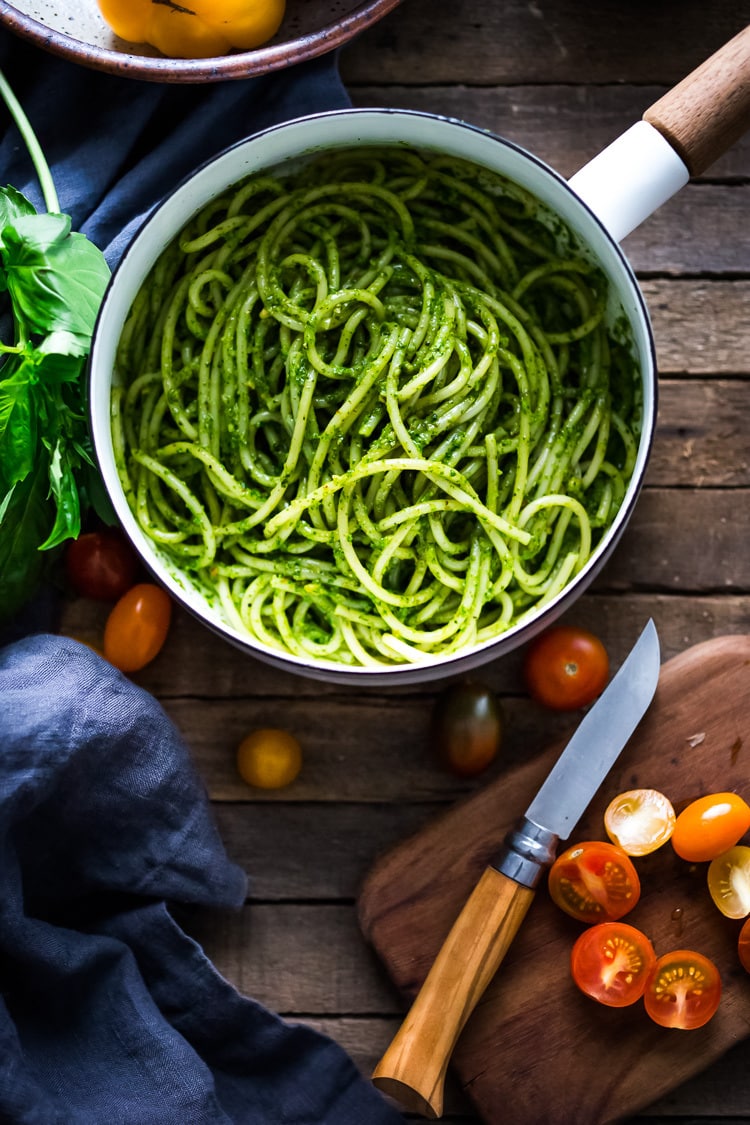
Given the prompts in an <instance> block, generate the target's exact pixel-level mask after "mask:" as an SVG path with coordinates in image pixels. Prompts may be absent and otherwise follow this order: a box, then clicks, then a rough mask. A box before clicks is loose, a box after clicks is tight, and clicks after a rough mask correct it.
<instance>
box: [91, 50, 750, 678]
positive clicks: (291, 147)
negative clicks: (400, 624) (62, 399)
mask: <svg viewBox="0 0 750 1125" xmlns="http://www.w3.org/2000/svg"><path fill="white" fill-rule="evenodd" d="M749 125H750V28H746V29H745V30H744V31H743V32H741V33H740V34H739V35H737V36H736V37H735V38H734V39H733V40H732V41H730V42H729V43H728V44H727V45H726V46H725V47H723V48H722V49H721V50H720V51H719V52H717V54H716V55H714V56H713V57H712V58H711V59H709V60H708V61H707V62H706V63H704V64H703V65H702V66H701V67H699V68H698V69H697V70H696V71H695V72H693V74H691V75H690V76H689V77H688V78H686V79H685V80H684V81H683V82H682V83H680V84H679V85H678V86H677V87H675V88H674V89H673V90H672V91H670V92H669V93H668V94H667V95H666V96H665V97H663V98H662V99H661V100H659V101H658V102H656V103H655V104H654V105H653V106H651V107H650V108H649V109H648V110H647V111H646V113H645V114H644V117H643V120H641V121H640V122H638V123H637V124H635V125H634V126H633V127H632V128H631V129H629V130H628V131H627V132H626V133H625V134H623V136H621V137H620V138H619V139H618V140H616V141H615V142H614V143H613V144H612V145H610V146H609V147H608V148H607V149H605V150H604V151H603V152H602V153H600V154H599V155H598V156H597V157H596V158H595V159H594V160H592V161H591V162H590V163H589V164H587V165H586V166H585V167H584V168H582V169H581V170H580V171H579V172H578V173H577V174H576V175H574V176H573V177H572V179H571V180H570V181H567V182H566V181H565V180H564V179H563V178H562V177H561V176H559V175H558V174H557V173H556V172H555V171H554V170H552V169H551V168H549V167H548V166H547V165H545V164H544V163H543V162H542V161H540V160H539V159H537V158H536V157H535V156H533V155H532V154H530V153H529V152H526V151H524V150H523V149H521V148H520V147H518V146H517V145H515V144H512V143H509V142H508V141H506V140H503V139H502V138H499V137H497V136H494V135H491V134H489V133H487V132H485V131H483V130H480V129H477V128H474V127H472V126H471V125H468V124H465V123H463V122H458V121H455V120H449V119H446V118H443V117H439V116H434V115H430V114H424V113H416V112H409V111H401V110H386V109H366V110H345V111H340V112H333V113H328V114H320V115H316V116H312V117H307V118H302V119H298V120H294V121H291V122H289V123H286V124H283V125H280V126H277V127H275V128H271V129H269V130H267V131H265V132H263V133H260V134H258V135H255V136H253V137H251V138H249V139H248V140H246V141H244V142H242V143H240V144H238V145H236V146H234V147H232V148H231V149H229V150H228V151H225V152H223V153H221V154H220V155H219V156H217V157H216V158H215V159H213V160H212V161H211V162H210V163H208V164H206V165H204V166H203V167H201V168H199V169H198V170H197V171H196V172H195V174H194V175H192V176H191V177H190V178H189V179H187V180H186V181H185V182H183V183H182V185H181V186H179V187H178V188H177V190H175V191H174V192H173V193H172V194H171V195H170V196H169V197H168V198H166V199H165V200H164V201H163V202H162V203H161V204H160V205H159V206H158V207H157V208H156V209H155V210H154V212H153V213H152V214H151V216H150V217H149V218H148V220H147V221H146V223H145V225H144V226H143V227H142V228H141V230H140V231H139V232H138V234H137V235H136V237H135V238H134V239H133V241H132V243H131V244H130V246H129V247H128V249H127V251H126V252H125V254H124V256H123V258H122V260H121V262H120V264H119V266H118V268H117V269H116V270H115V272H114V275H113V277H112V280H111V283H110V286H109V288H108V291H107V293H106V295H105V298H104V301H103V304H102V307H101V311H100V315H99V319H98V323H97V326H96V331H95V335H94V341H93V347H92V352H91V359H90V403H91V422H92V432H93V441H94V446H95V451H96V456H97V459H98V463H99V466H100V469H101V473H102V475H103V479H104V483H105V486H106V488H107V491H108V493H109V496H110V497H111V500H112V503H113V504H114V507H115V511H116V513H117V516H118V517H119V519H120V521H121V523H122V525H123V527H124V529H125V531H126V532H127V534H128V535H129V537H130V539H131V540H132V541H133V543H134V544H135V546H136V548H137V549H138V551H139V552H140V554H141V556H142V557H143V559H144V561H145V563H146V564H147V566H148V567H149V568H150V570H151V571H152V572H153V573H154V575H155V576H156V578H157V579H158V580H159V581H160V582H161V583H162V584H163V585H164V586H165V587H166V588H167V589H168V590H169V591H170V593H171V594H172V595H173V596H174V598H175V599H176V601H177V602H178V603H180V604H181V605H183V606H184V607H186V608H187V609H188V610H189V611H190V612H192V613H193V614H195V616H196V617H197V618H199V619H200V620H201V621H202V622H204V624H206V625H207V626H208V627H209V628H211V629H213V630H214V631H216V632H218V633H220V634H221V635H222V636H224V637H225V638H226V639H227V640H228V641H229V642H231V643H233V644H235V645H237V646H238V647H239V648H241V649H243V650H244V651H246V652H247V653H249V654H251V655H253V656H255V657H257V658H259V659H262V660H265V661H267V662H268V663H270V664H272V665H275V666H277V667H280V668H283V669H285V670H288V671H295V672H299V673H301V674H304V675H307V676H311V677H314V678H318V679H322V680H327V681H333V682H339V683H347V684H357V683H359V684H362V685H363V686H364V685H367V684H376V683H377V684H379V685H380V684H386V683H394V684H395V683H400V684H406V683H410V682H412V683H413V682H418V681H424V680H429V679H437V678H441V677H445V676H450V675H455V674H457V673H459V672H465V671H467V670H469V669H472V668H474V667H477V666H479V665H481V664H483V663H485V662H486V661H488V660H491V659H494V658H495V657H497V656H500V655H501V654H503V653H505V652H507V651H509V650H510V649H512V648H514V647H516V646H518V645H520V644H521V643H525V642H526V641H528V640H529V639H530V638H531V637H532V636H534V635H535V634H537V633H538V632H539V631H541V630H542V629H543V628H545V627H547V626H549V625H550V624H551V623H552V622H553V621H554V620H555V619H556V618H558V617H559V616H560V615H561V614H562V613H563V611H564V610H566V609H567V608H568V607H569V606H570V605H571V604H572V603H573V601H574V600H575V599H576V598H578V597H579V596H580V594H581V593H582V592H583V591H584V590H585V589H586V588H587V587H588V586H589V584H590V583H591V581H592V579H593V578H594V577H595V576H596V574H597V573H598V572H599V571H600V569H601V567H602V566H603V564H604V563H605V562H606V560H607V559H608V558H609V557H610V555H611V554H612V551H613V550H614V548H615V546H616V544H617V542H618V541H619V539H620V537H621V535H622V533H623V530H624V529H625V527H626V525H627V523H628V520H629V519H630V516H631V514H632V511H633V508H634V506H635V503H636V499H637V496H638V493H639V490H640V488H641V484H642V481H643V477H644V472H645V469H646V464H647V461H648V457H649V452H650V449H651V445H652V440H653V435H654V427H655V421H656V406H657V375H656V369H655V358H654V342H653V338H652V332H651V327H650V324H649V317H648V312H647V309H646V305H645V302H644V299H643V296H642V294H641V292H640V289H639V286H638V283H637V281H636V278H635V276H634V274H633V271H632V269H631V267H630V266H629V264H628V262H627V260H626V258H625V255H624V254H623V252H622V250H621V248H620V245H619V243H620V241H621V240H622V239H623V238H624V237H625V236H626V235H627V234H628V233H629V232H630V231H631V230H633V229H634V228H635V227H636V226H638V224H639V223H641V222H642V221H643V220H644V219H645V218H646V217H647V216H649V215H650V214H651V213H652V212H653V211H654V210H655V209H656V208H658V207H659V206H660V205H661V204H662V203H664V202H665V201H666V200H667V199H668V198H670V196H672V195H673V194H674V193H675V192H677V191H678V190H679V189H680V188H681V187H683V186H684V185H685V184H686V183H687V181H688V179H689V178H690V176H691V175H697V174H699V173H701V172H703V171H704V170H705V169H706V168H707V167H708V166H709V165H710V164H711V163H712V162H713V161H714V160H715V159H716V158H717V157H718V156H719V155H720V154H721V153H722V152H723V151H724V150H725V149H726V148H728V147H729V146H730V145H731V144H732V143H733V142H734V141H735V140H736V139H737V138H738V137H739V136H740V135H741V133H742V132H743V131H744V130H746V129H747V128H748V126H749ZM394 144H395V145H408V146H412V147H415V148H418V149H423V150H424V149H427V150H437V151H439V152H443V153H446V154H449V155H450V156H452V157H456V158H462V159H464V160H467V161H471V162H473V163H474V164H477V165H480V166H485V167H487V168H488V169H491V170H493V171H495V172H499V173H501V174H502V175H503V176H505V177H508V178H510V179H511V180H513V181H515V182H516V183H518V184H520V185H521V186H522V187H523V188H525V189H527V190H528V191H530V192H532V193H533V194H534V195H535V196H536V197H537V198H538V199H539V200H540V201H541V202H542V204H543V205H545V207H547V208H548V209H549V210H550V211H551V212H553V213H555V214H556V215H558V216H559V217H560V218H561V219H562V220H563V222H564V223H565V224H566V226H567V227H568V228H570V229H571V230H572V231H573V232H574V233H575V234H576V235H577V236H578V238H579V240H580V242H581V243H582V244H583V246H584V247H585V248H586V252H587V255H589V256H590V257H591V258H593V259H594V260H595V262H596V263H598V265H599V266H600V267H601V269H602V270H603V271H604V273H605V274H606V277H607V279H608V283H609V289H610V294H611V298H610V304H611V310H610V315H612V316H613V317H614V316H618V315H621V314H622V313H623V312H624V314H625V316H626V318H627V320H628V322H629V325H630V334H631V336H632V341H633V347H634V350H635V354H636V357H637V365H638V368H639V370H640V377H641V381H642V394H643V419H642V427H641V434H640V443H639V447H638V452H637V460H636V465H635V470H634V472H633V475H632V478H631V481H630V484H629V486H628V489H627V492H626V495H625V498H624V501H623V503H622V505H621V507H620V509H619V512H618V514H617V516H616V518H615V521H614V523H613V525H612V526H611V528H610V529H609V531H608V532H607V534H606V536H605V537H604V538H603V540H602V541H601V542H600V543H599V545H598V546H597V548H596V550H595V551H594V553H593V555H592V556H591V558H590V559H589V561H588V562H587V564H586V565H585V566H584V568H583V569H582V570H581V571H580V572H579V573H578V574H577V575H576V576H575V578H574V579H572V580H571V581H570V583H569V584H568V585H567V586H566V587H565V588H564V589H563V590H562V591H561V592H560V593H559V594H558V596H557V597H555V598H554V599H552V600H551V601H549V602H548V604H546V605H545V606H544V608H543V609H541V610H540V611H539V612H538V613H537V614H536V615H532V616H531V617H530V618H529V619H528V620H526V621H525V622H524V623H523V624H521V625H517V626H515V627H512V628H509V629H508V630H507V631H506V632H505V633H503V634H501V635H500V636H499V637H497V639H495V640H493V641H489V642H486V643H484V644H480V645H475V646H474V647H470V648H467V649H465V650H461V651H458V652H455V653H453V654H451V655H450V656H446V657H429V656H428V657H425V658H424V659H423V660H420V661H418V662H414V663H404V664H398V665H393V666H390V667H389V666H385V667H376V668H372V667H364V666H363V667H349V666H344V665H341V664H339V665H336V664H331V663H327V662H325V661H323V660H319V659H313V658H310V659H307V658H301V657H299V656H294V655H291V654H290V655H286V654H284V653H281V652H279V651H278V650H276V649H274V648H271V647H270V646H268V645H264V644H263V643H261V642H259V641H256V640H254V639H253V638H251V637H249V636H248V635H246V634H245V633H243V632H240V631H239V630H238V629H237V628H235V627H234V626H232V625H231V624H229V623H228V621H227V620H225V619H224V618H223V616H222V615H221V614H220V613H219V612H218V611H217V609H216V608H215V607H212V606H211V605H210V604H209V603H208V602H207V601H206V600H205V599H204V597H203V596H202V595H201V594H200V593H199V592H198V591H197V590H195V589H193V588H192V587H191V585H190V582H189V580H186V578H185V576H184V575H180V574H179V573H176V572H175V570H174V568H173V567H170V566H168V565H166V564H165V562H164V560H163V559H162V558H161V557H160V556H159V554H158V553H157V552H156V551H155V549H154V547H153V545H152V544H151V542H150V541H149V539H148V538H147V537H146V536H145V535H144V533H143V532H142V530H141V528H140V527H139V524H138V522H137V520H136V518H135V517H134V515H133V512H132V511H131V509H130V507H129V505H128V503H127V500H126V497H125V495H124V492H123V489H122V487H121V484H120V481H119V478H118V473H117V469H116V465H115V457H114V452H113V442H112V435H111V428H110V396H111V389H112V384H113V380H114V379H116V378H117V375H116V371H115V353H116V348H117V342H118V339H119V337H120V334H121V332H122V328H123V324H124V322H125V320H126V317H127V314H128V311H129V309H130V306H131V303H132V301H133V300H134V298H135V296H136V293H137V292H138V290H139V288H140V286H141V284H142V282H143V281H144V278H145V277H146V275H147V274H148V273H149V270H150V269H151V267H152V266H153V264H154V263H155V261H156V259H157V258H158V257H159V255H160V254H161V252H162V250H163V249H164V248H165V247H166V246H167V245H168V244H169V243H170V242H171V241H172V240H173V239H174V238H175V236H176V235H177V234H178V232H179V231H180V230H181V229H182V228H183V227H184V225H185V223H186V222H187V220H188V219H189V218H190V217H191V216H193V215H194V214H195V213H196V212H197V211H199V210H200V208H201V207H202V206H203V205H204V204H206V203H207V202H208V201H209V200H211V199H213V198H214V197H216V196H218V195H219V194H220V193H221V192H222V191H224V190H225V189H227V188H228V187H229V186H231V185H233V184H235V183H236V182H238V181H240V180H242V179H243V178H244V177H246V176H248V175H250V174H251V173H255V172H259V171H262V170H267V169H274V168H278V167H281V166H284V165H286V164H287V163H288V162H294V163H298V162H299V161H300V159H301V158H304V157H306V156H307V155H309V154H315V155H318V154H320V152H321V151H323V152H325V151H331V150H338V149H342V148H348V147H356V146H362V145H379V146H382V145H394Z"/></svg>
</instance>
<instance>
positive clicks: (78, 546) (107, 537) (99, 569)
mask: <svg viewBox="0 0 750 1125" xmlns="http://www.w3.org/2000/svg"><path fill="white" fill-rule="evenodd" d="M140 565H141V564H140V561H139V559H138V556H137V554H136V553H135V550H134V549H133V547H131V545H130V543H129V542H128V540H127V539H126V538H125V536H124V534H123V533H122V532H121V531H120V530H119V528H115V527H107V528H102V530H101V531H86V532H84V533H83V535H79V536H78V538H77V539H73V540H72V541H71V542H70V543H69V545H68V548H67V551H66V554H65V572H66V575H67V578H68V581H69V582H70V585H71V586H72V587H73V589H74V590H75V591H76V593H77V594H81V596H82V597H84V598H95V599H97V600H98V601H112V602H114V601H117V599H118V598H120V597H122V595H123V594H124V593H125V592H126V590H129V589H130V587H131V586H133V585H134V584H135V581H136V579H137V577H138V573H139V571H140Z"/></svg>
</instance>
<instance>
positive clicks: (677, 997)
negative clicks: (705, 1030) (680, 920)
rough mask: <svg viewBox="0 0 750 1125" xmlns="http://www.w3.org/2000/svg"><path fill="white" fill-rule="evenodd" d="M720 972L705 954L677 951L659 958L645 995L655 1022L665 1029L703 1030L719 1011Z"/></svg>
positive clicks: (650, 1014) (685, 950) (683, 950)
mask: <svg viewBox="0 0 750 1125" xmlns="http://www.w3.org/2000/svg"><path fill="white" fill-rule="evenodd" d="M720 999H721V977H720V976H719V970H718V969H717V968H716V965H714V963H713V961H710V960H709V959H708V957H704V955H703V954H702V953H696V952H695V951H694V950H692V949H675V950H673V951H672V952H671V953H665V954H664V956H663V957H659V959H658V960H657V962H656V964H655V966H654V968H653V970H652V971H651V975H650V976H649V979H648V981H647V982H646V990H645V992H644V994H643V1003H644V1007H645V1008H646V1011H647V1012H648V1014H649V1016H651V1019H652V1020H653V1021H654V1022H655V1023H658V1024H660V1025H661V1026H662V1027H678V1028H682V1029H683V1030H692V1029H693V1028H696V1027H703V1025H704V1024H705V1023H708V1021H709V1020H710V1019H711V1017H712V1016H713V1015H714V1014H715V1012H716V1009H717V1008H718V1007H719V1001H720Z"/></svg>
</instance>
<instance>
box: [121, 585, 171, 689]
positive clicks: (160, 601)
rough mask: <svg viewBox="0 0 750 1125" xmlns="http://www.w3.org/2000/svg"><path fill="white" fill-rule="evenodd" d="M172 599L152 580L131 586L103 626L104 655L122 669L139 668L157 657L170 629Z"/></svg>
mask: <svg viewBox="0 0 750 1125" xmlns="http://www.w3.org/2000/svg"><path fill="white" fill-rule="evenodd" d="M171 617H172V601H171V598H170V597H169V594H167V592H166V591H165V590H163V589H162V588H161V586H155V585H154V584H153V583H151V582H140V583H138V585H137V586H132V587H131V588H130V589H129V590H128V591H127V593H126V594H123V596H122V597H121V598H120V600H119V601H118V602H117V603H116V604H115V606H114V607H113V609H112V610H111V612H110V615H109V617H108V618H107V623H106V625H105V626H104V655H105V657H106V658H107V660H108V661H109V662H110V664H114V666H115V668H119V669H120V671H121V672H137V671H139V670H140V669H141V668H144V667H145V666H146V665H147V664H148V663H149V662H150V661H152V660H153V659H154V657H155V656H156V655H157V653H158V652H159V651H160V650H161V648H162V645H163V644H164V641H165V640H166V638H167V633H168V632H169V625H170V621H171Z"/></svg>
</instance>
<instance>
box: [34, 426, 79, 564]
mask: <svg viewBox="0 0 750 1125" xmlns="http://www.w3.org/2000/svg"><path fill="white" fill-rule="evenodd" d="M76 461H77V458H73V457H71V455H70V451H69V450H68V449H67V447H66V445H65V443H64V442H63V440H62V439H61V438H58V439H57V442H56V444H55V448H54V449H53V450H52V457H51V458H50V463H49V483H50V496H51V497H52V498H53V499H54V501H55V505H56V508H57V511H56V515H55V522H54V525H53V527H52V531H51V532H50V533H49V535H48V537H47V538H46V539H45V541H44V542H43V543H42V544H41V545H40V547H39V550H40V551H49V550H50V549H51V548H52V547H57V546H59V544H60V543H62V542H64V540H66V539H75V538H76V536H77V535H78V533H79V531H80V530H81V507H80V503H79V499H78V489H77V487H76V478H75V472H74V466H75V462H76Z"/></svg>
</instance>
